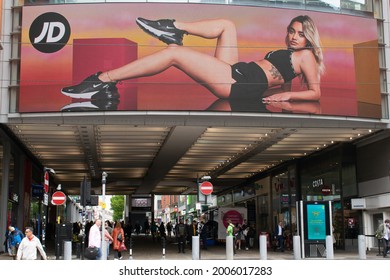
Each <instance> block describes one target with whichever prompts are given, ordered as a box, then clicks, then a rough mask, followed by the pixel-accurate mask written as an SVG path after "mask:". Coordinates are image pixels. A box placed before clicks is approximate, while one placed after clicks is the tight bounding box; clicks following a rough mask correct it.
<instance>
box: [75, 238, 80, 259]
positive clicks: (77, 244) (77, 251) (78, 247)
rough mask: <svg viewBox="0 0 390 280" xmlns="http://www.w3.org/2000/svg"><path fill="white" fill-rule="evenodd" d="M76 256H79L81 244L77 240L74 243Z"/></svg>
mask: <svg viewBox="0 0 390 280" xmlns="http://www.w3.org/2000/svg"><path fill="white" fill-rule="evenodd" d="M76 256H77V258H78V259H80V258H81V244H80V243H79V242H77V243H76Z"/></svg>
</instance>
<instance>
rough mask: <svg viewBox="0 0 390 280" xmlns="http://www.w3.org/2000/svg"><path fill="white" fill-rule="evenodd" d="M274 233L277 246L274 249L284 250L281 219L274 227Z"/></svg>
mask: <svg viewBox="0 0 390 280" xmlns="http://www.w3.org/2000/svg"><path fill="white" fill-rule="evenodd" d="M274 235H275V239H276V241H277V243H278V245H277V246H278V247H277V248H276V249H277V250H278V249H279V250H280V252H284V226H283V222H282V221H280V222H279V224H278V225H277V226H276V227H275V231H274Z"/></svg>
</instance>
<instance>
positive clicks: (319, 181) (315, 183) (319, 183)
mask: <svg viewBox="0 0 390 280" xmlns="http://www.w3.org/2000/svg"><path fill="white" fill-rule="evenodd" d="M312 185H313V188H318V187H321V186H322V185H324V180H323V179H322V178H321V179H317V180H314V181H313V184H312Z"/></svg>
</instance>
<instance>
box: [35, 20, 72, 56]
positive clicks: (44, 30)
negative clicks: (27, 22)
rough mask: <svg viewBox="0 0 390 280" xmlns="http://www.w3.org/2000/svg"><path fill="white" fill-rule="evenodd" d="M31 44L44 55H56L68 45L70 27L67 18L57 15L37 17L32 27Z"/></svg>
mask: <svg viewBox="0 0 390 280" xmlns="http://www.w3.org/2000/svg"><path fill="white" fill-rule="evenodd" d="M29 37H30V42H31V44H32V45H33V47H34V48H35V49H36V50H38V51H40V52H43V53H54V52H57V51H59V50H60V49H62V48H63V47H64V46H65V45H66V43H68V40H69V37H70V25H69V23H68V21H67V20H66V18H65V17H63V16H62V15H60V14H57V13H45V14H42V15H40V16H39V17H37V18H36V19H35V20H34V21H33V23H32V24H31V26H30V32H29Z"/></svg>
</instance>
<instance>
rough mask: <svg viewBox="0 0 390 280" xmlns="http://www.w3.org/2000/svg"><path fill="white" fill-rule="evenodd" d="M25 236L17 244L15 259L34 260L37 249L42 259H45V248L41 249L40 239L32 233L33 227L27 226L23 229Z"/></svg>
mask: <svg viewBox="0 0 390 280" xmlns="http://www.w3.org/2000/svg"><path fill="white" fill-rule="evenodd" d="M25 234H26V236H25V237H24V238H23V240H22V242H21V243H20V245H19V248H18V253H17V255H16V259H17V260H36V259H37V249H38V251H39V253H40V254H41V256H42V258H43V259H44V260H47V256H46V253H45V250H43V247H42V244H41V241H39V239H38V238H37V237H36V236H35V235H34V234H33V229H32V228H30V227H28V228H26V231H25Z"/></svg>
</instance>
